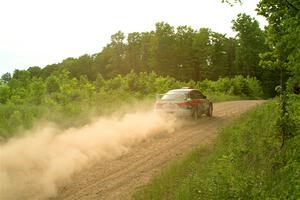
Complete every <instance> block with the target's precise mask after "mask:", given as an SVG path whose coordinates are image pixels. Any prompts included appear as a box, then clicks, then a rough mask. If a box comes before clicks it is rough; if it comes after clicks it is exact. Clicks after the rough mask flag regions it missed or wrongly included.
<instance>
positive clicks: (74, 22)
mask: <svg viewBox="0 0 300 200" xmlns="http://www.w3.org/2000/svg"><path fill="white" fill-rule="evenodd" d="M258 1H259V0H244V1H243V4H242V5H239V4H238V5H235V6H233V7H230V6H229V5H228V4H222V3H221V0H151V1H149V0H26V1H25V0H0V76H1V75H2V74H4V73H6V72H10V73H12V72H13V71H14V70H15V69H27V68H28V67H31V66H40V67H45V66H46V65H48V64H53V63H59V62H61V61H62V60H64V59H65V58H68V57H79V56H81V55H83V54H94V53H98V52H100V51H101V50H102V48H103V47H104V46H105V45H106V44H108V43H109V42H110V37H111V35H113V34H114V33H116V32H118V31H119V30H120V31H122V32H124V33H125V34H128V33H131V32H144V31H151V30H154V28H155V23H157V22H166V23H169V24H170V25H172V26H175V27H176V26H179V25H188V26H191V27H192V28H193V29H199V28H202V27H205V28H211V29H212V30H213V31H216V32H219V33H224V34H225V33H226V34H227V35H228V36H234V35H235V33H234V32H233V31H232V30H231V26H232V23H231V21H232V20H233V19H235V18H236V16H237V14H238V13H242V12H243V13H247V14H249V15H251V16H252V17H255V18H256V19H257V20H258V21H259V22H260V24H261V27H262V28H263V26H264V25H266V21H265V20H264V18H263V17H260V16H257V15H256V12H255V8H256V4H257V3H258Z"/></svg>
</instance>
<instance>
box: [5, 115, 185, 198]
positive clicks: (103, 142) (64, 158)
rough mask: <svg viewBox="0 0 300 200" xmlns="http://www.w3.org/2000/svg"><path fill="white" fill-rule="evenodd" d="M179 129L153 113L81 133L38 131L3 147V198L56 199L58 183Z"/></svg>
mask: <svg viewBox="0 0 300 200" xmlns="http://www.w3.org/2000/svg"><path fill="white" fill-rule="evenodd" d="M176 126H179V124H178V123H177V122H176ZM174 129H175V121H174V120H172V119H168V120H166V119H165V118H163V117H160V116H158V115H157V114H155V113H154V112H151V111H147V112H145V111H140V112H135V113H129V114H125V115H124V116H123V117H106V118H105V117H100V118H96V119H94V120H93V122H91V123H90V124H88V125H86V126H84V127H81V128H76V129H75V128H70V129H67V130H60V129H58V128H56V127H55V126H53V125H46V126H45V125H43V126H42V127H41V126H40V127H36V128H35V129H33V130H31V131H27V132H26V134H25V136H23V137H22V138H13V139H11V140H10V141H8V142H7V143H5V144H2V145H1V146H0V199H3V200H6V199H9V200H11V199H22V200H23V199H46V198H49V197H52V196H55V195H56V192H57V188H58V186H59V185H62V184H65V183H67V182H68V181H69V180H70V179H71V178H72V175H73V174H74V173H75V172H77V171H79V170H81V169H84V167H86V166H87V165H88V164H90V163H92V161H94V160H98V161H99V160H101V159H103V160H104V159H109V158H113V157H116V156H119V155H122V154H124V153H126V152H127V151H128V150H129V149H130V147H131V146H132V145H133V144H135V143H138V142H140V141H142V140H144V139H146V138H147V137H149V136H151V135H155V134H167V133H170V132H172V131H174Z"/></svg>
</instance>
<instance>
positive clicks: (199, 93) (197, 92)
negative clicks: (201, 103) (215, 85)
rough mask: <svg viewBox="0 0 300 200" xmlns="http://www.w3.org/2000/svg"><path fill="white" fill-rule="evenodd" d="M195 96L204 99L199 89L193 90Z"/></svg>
mask: <svg viewBox="0 0 300 200" xmlns="http://www.w3.org/2000/svg"><path fill="white" fill-rule="evenodd" d="M195 96H196V98H197V99H205V96H204V95H203V94H202V93H201V92H199V91H195Z"/></svg>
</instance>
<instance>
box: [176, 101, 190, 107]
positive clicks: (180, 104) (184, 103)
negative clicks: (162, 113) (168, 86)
mask: <svg viewBox="0 0 300 200" xmlns="http://www.w3.org/2000/svg"><path fill="white" fill-rule="evenodd" d="M177 105H178V106H179V107H183V108H191V107H192V106H191V104H190V103H189V102H187V101H183V102H178V103H177Z"/></svg>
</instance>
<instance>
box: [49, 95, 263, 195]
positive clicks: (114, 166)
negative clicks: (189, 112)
mask: <svg viewBox="0 0 300 200" xmlns="http://www.w3.org/2000/svg"><path fill="white" fill-rule="evenodd" d="M263 102H264V101H232V102H222V103H215V104H214V112H213V115H214V116H213V117H212V118H209V117H202V118H201V119H199V120H197V121H196V122H186V124H185V125H184V126H182V127H181V128H180V129H178V130H176V131H175V132H173V133H165V134H164V133H162V134H159V135H155V136H153V137H150V138H147V139H145V140H143V141H142V142H139V143H138V144H136V145H135V146H133V147H132V148H131V149H130V151H128V152H127V153H126V154H123V155H122V156H119V157H117V158H114V159H108V160H105V161H103V160H101V161H95V162H94V163H93V164H91V165H89V167H87V168H85V169H84V170H82V171H80V172H78V173H76V174H75V175H74V176H73V177H72V181H71V182H70V183H69V184H68V185H65V186H63V187H60V188H59V190H58V195H57V197H55V198H52V199H70V200H71V199H72V200H74V199H89V200H90V199H106V200H109V199H114V200H115V199H130V197H131V194H132V193H133V192H134V190H135V188H136V187H138V186H141V185H144V184H146V183H147V182H148V181H149V180H150V179H151V177H152V176H153V175H155V174H156V173H158V172H159V170H160V169H162V168H163V167H164V166H166V165H167V164H168V163H170V162H171V161H174V160H176V159H178V158H180V157H182V156H183V155H185V154H186V153H188V152H189V151H191V150H192V149H193V148H195V147H197V146H199V145H206V144H211V143H213V141H214V139H215V138H216V137H217V129H219V128H221V127H224V126H225V125H226V124H228V123H230V121H232V120H233V119H234V118H236V117H237V116H239V115H240V114H241V113H244V112H245V111H247V110H249V109H250V108H253V107H254V106H256V105H258V104H261V103H263Z"/></svg>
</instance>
